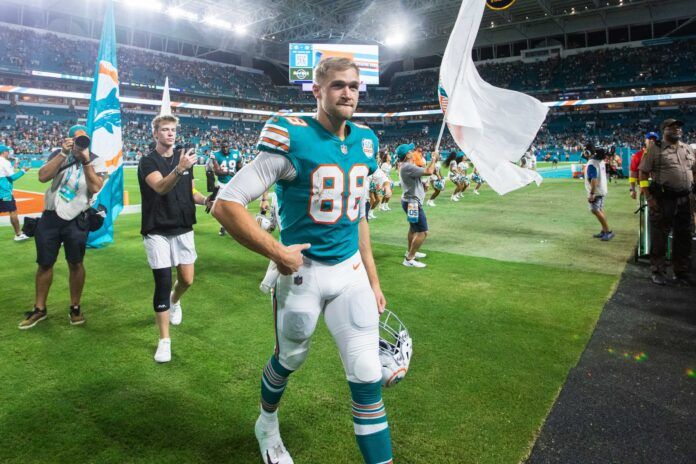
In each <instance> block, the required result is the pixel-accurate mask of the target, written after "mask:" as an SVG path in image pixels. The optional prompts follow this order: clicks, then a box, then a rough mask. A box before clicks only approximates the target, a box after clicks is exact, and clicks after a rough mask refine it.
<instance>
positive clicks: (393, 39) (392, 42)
mask: <svg viewBox="0 0 696 464" xmlns="http://www.w3.org/2000/svg"><path fill="white" fill-rule="evenodd" d="M405 42H406V37H404V35H403V34H402V33H401V32H393V33H392V34H391V35H389V36H387V38H386V39H385V40H384V43H385V44H386V45H387V46H389V47H399V46H401V45H403V44H404V43H405Z"/></svg>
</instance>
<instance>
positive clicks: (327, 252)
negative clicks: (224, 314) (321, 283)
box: [258, 116, 379, 263]
mask: <svg viewBox="0 0 696 464" xmlns="http://www.w3.org/2000/svg"><path fill="white" fill-rule="evenodd" d="M346 133H347V136H346V138H345V140H341V139H339V138H338V137H337V136H336V135H334V134H332V133H330V132H329V131H327V130H326V129H324V127H323V126H322V125H321V124H320V123H319V122H318V121H317V120H316V119H314V118H313V117H310V116H303V117H274V118H271V119H269V120H268V122H267V123H266V125H265V126H264V128H263V130H262V131H261V135H260V137H259V142H258V149H259V150H260V151H266V152H270V153H276V154H280V155H282V156H284V157H286V158H287V159H288V160H289V161H290V162H291V163H292V165H293V167H294V168H295V172H296V173H297V175H296V176H295V178H294V179H293V180H291V181H288V180H279V181H278V183H277V185H276V195H277V197H278V211H279V215H280V224H281V232H280V240H281V242H282V243H283V244H284V245H294V244H298V243H310V244H311V245H312V246H311V248H309V249H308V250H305V252H304V254H305V255H306V256H307V257H309V258H310V259H314V260H318V261H323V262H329V263H339V262H341V261H344V260H345V259H348V258H350V257H351V256H353V255H354V254H355V253H356V252H357V251H358V223H359V221H360V203H361V202H362V201H364V200H365V192H366V188H365V187H366V184H365V182H366V179H367V176H369V175H371V174H372V173H373V172H374V171H375V170H376V169H377V162H376V161H375V154H376V153H377V151H378V149H379V146H378V140H377V137H376V136H375V134H374V132H372V130H370V129H369V128H367V127H365V126H361V125H358V124H354V123H352V122H350V121H348V122H347V123H346Z"/></svg>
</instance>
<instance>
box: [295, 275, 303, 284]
mask: <svg viewBox="0 0 696 464" xmlns="http://www.w3.org/2000/svg"><path fill="white" fill-rule="evenodd" d="M293 282H295V285H302V276H301V275H296V276H295V278H294V279H293Z"/></svg>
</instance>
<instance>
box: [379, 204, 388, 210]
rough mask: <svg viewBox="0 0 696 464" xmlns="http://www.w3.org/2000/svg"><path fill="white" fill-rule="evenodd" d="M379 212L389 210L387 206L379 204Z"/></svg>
mask: <svg viewBox="0 0 696 464" xmlns="http://www.w3.org/2000/svg"><path fill="white" fill-rule="evenodd" d="M379 210H380V211H389V210H388V209H387V205H385V204H384V203H381V204H380V205H379Z"/></svg>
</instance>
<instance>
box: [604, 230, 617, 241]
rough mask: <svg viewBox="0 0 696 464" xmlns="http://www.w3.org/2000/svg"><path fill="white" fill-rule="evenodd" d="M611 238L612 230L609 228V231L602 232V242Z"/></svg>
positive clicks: (612, 235) (612, 236)
mask: <svg viewBox="0 0 696 464" xmlns="http://www.w3.org/2000/svg"><path fill="white" fill-rule="evenodd" d="M612 238H614V232H612V231H611V230H610V231H609V232H607V233H606V234H604V235H603V236H602V238H601V240H602V241H603V242H608V241H609V240H611V239H612Z"/></svg>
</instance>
